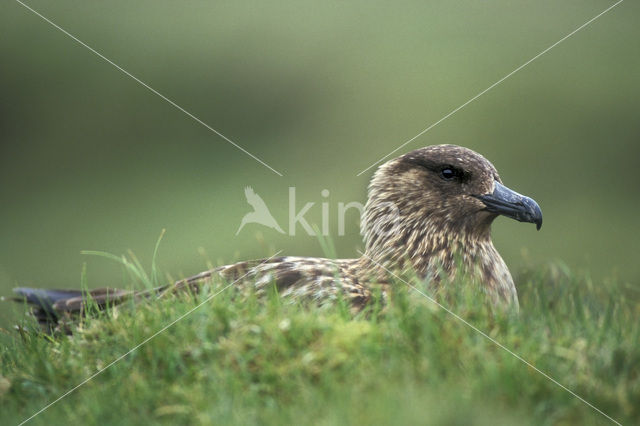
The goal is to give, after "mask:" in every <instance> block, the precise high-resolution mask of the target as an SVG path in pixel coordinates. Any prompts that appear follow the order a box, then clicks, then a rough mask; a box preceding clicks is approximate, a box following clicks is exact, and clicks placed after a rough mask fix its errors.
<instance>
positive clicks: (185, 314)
mask: <svg viewBox="0 0 640 426" xmlns="http://www.w3.org/2000/svg"><path fill="white" fill-rule="evenodd" d="M280 253H282V250H279V251H278V252H277V253H275V254H273V255H271V256H270V257H268V258H267V259H265V260H263V261H262V262H260V263H259V264H258V266H259V265H263V264H265V263H267V262H268V261H269V260H271V259H273V258H274V257H276V256H277V255H278V254H280ZM250 272H251V271H250V270H249V271H247V272H246V273H245V274H244V275H242V276H241V277H240V278H238V279H237V280H235V281H233V282H232V283H230V284H228V285H227V286H225V287H223V288H222V289H221V290H219V291H217V292H215V293H213V294H212V295H211V296H209V297H207V298H206V299H205V300H203V301H202V302H200V303H198V304H197V305H196V306H194V307H193V308H191V309H189V310H188V311H187V312H185V313H184V314H182V315H180V316H179V317H178V318H176V319H174V320H173V321H171V322H170V323H169V324H167V325H165V326H164V327H162V328H161V329H160V330H158V331H156V332H155V333H153V334H152V335H151V336H149V337H147V338H146V339H144V340H143V341H142V342H140V343H138V344H137V345H136V346H134V347H133V348H131V349H129V351H127V352H126V353H125V354H123V355H121V356H119V357H118V358H116V359H114V360H113V361H111V362H110V363H109V364H107V365H106V366H104V367H103V368H101V369H99V370H98V371H96V372H95V373H93V374H92V375H91V376H89V377H87V378H86V379H84V380H83V381H82V382H80V383H78V384H77V385H76V386H74V387H73V388H71V389H69V390H68V391H66V392H65V393H63V394H62V395H60V396H59V397H58V398H56V399H55V400H53V401H51V402H50V403H49V404H47V405H45V406H44V407H42V408H41V409H40V410H38V411H37V412H35V413H34V414H32V415H31V416H30V417H29V418H27V419H25V420H23V421H22V422H21V423H20V424H19V425H18V426H21V425H23V424H25V423H27V422H28V421H29V420H31V419H33V418H34V417H36V416H37V415H38V414H41V413H42V412H43V411H45V410H47V409H48V408H50V407H51V406H52V405H54V404H55V403H57V402H59V401H60V400H61V399H63V398H65V397H66V396H68V395H69V394H71V393H72V392H73V391H75V390H76V389H78V388H79V387H81V386H83V385H85V384H86V383H87V382H89V381H90V380H92V379H93V378H95V377H96V376H98V375H100V374H101V373H102V372H104V371H105V370H106V369H107V368H109V367H111V366H112V365H114V364H115V363H117V362H118V361H121V360H122V359H124V358H125V357H126V356H127V355H129V354H130V353H132V352H134V351H135V350H137V349H138V348H140V347H141V346H143V345H144V344H146V343H147V342H149V341H150V340H151V339H153V338H154V337H156V336H157V335H158V334H161V333H163V332H164V331H166V330H167V329H168V328H169V327H171V326H173V325H174V324H175V323H177V322H178V321H180V320H182V319H183V318H185V317H186V316H188V315H190V314H191V313H193V312H194V311H195V310H196V309H198V308H200V307H201V306H202V305H204V304H205V303H207V302H209V301H210V300H211V299H213V298H214V297H216V296H217V295H219V294H220V293H222V292H223V291H225V290H226V289H228V288H229V287H231V286H232V285H234V284H235V283H237V282H238V281H240V280H241V279H243V278H244V277H246V276H247V275H248V274H249V273H250Z"/></svg>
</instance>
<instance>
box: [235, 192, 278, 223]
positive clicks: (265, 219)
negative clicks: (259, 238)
mask: <svg viewBox="0 0 640 426" xmlns="http://www.w3.org/2000/svg"><path fill="white" fill-rule="evenodd" d="M244 195H245V197H246V198H247V203H249V204H250V205H251V207H253V211H252V212H249V213H247V214H246V215H244V217H243V218H242V221H241V222H240V227H239V228H238V231H237V232H236V235H238V234H239V233H240V231H241V230H242V228H243V227H244V225H246V224H247V223H259V224H260V225H264V226H267V227H269V228H272V229H275V230H276V231H278V232H279V233H281V234H284V231H283V230H282V228H280V225H278V222H276V220H275V219H274V218H273V216H272V215H271V212H270V211H269V208H268V207H267V205H266V204H265V202H264V200H263V199H262V197H260V196H259V195H258V194H256V193H255V192H254V191H253V188H251V187H250V186H247V187H246V188H245V189H244Z"/></svg>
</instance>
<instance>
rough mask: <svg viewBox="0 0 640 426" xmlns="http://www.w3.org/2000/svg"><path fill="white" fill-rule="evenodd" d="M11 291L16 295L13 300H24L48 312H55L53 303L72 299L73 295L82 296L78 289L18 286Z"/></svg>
mask: <svg viewBox="0 0 640 426" xmlns="http://www.w3.org/2000/svg"><path fill="white" fill-rule="evenodd" d="M13 292H14V293H15V294H16V296H15V297H14V298H13V299H14V300H15V301H18V302H21V301H26V302H27V303H28V304H30V305H34V306H37V307H38V308H41V309H43V310H45V311H46V312H49V313H52V314H53V313H55V312H54V311H55V310H54V305H55V304H56V303H57V302H59V301H61V300H67V299H72V298H74V297H82V291H79V290H48V289H44V288H29V287H18V288H14V289H13Z"/></svg>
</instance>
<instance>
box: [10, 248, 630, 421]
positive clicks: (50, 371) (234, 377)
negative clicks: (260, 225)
mask: <svg viewBox="0 0 640 426" xmlns="http://www.w3.org/2000/svg"><path fill="white" fill-rule="evenodd" d="M121 261H122V259H121ZM125 261H126V259H125ZM126 269H127V271H128V272H129V274H130V275H131V276H132V277H134V278H135V277H137V278H139V279H140V280H142V281H144V280H153V279H155V278H153V277H156V276H157V273H156V269H155V266H154V272H153V273H152V274H150V276H151V277H152V278H149V276H148V275H147V274H144V273H142V272H140V270H139V269H141V267H140V265H139V264H136V262H135V259H134V260H133V261H129V263H128V266H127V267H126ZM136 271H137V272H136ZM517 281H518V283H519V294H520V301H521V312H520V315H519V316H517V317H514V316H509V315H506V314H505V315H496V314H492V313H491V312H490V311H489V310H487V309H486V308H485V307H484V306H478V304H474V303H472V301H471V302H470V301H469V297H468V293H465V292H464V291H462V292H459V294H457V293H456V297H454V298H452V299H451V302H450V303H451V305H450V308H451V309H452V310H453V311H454V312H456V313H458V314H459V315H461V316H462V317H463V318H465V319H466V320H468V321H469V322H470V323H472V324H474V325H475V326H476V327H478V328H479V329H481V330H483V331H485V332H486V333H487V334H488V335H490V336H491V337H492V338H494V339H496V340H497V341H499V342H501V343H502V344H504V345H505V346H506V347H508V348H510V349H512V350H513V351H514V352H516V353H518V354H519V355H520V356H522V357H523V358H524V359H526V360H528V361H530V362H531V363H532V364H534V365H535V366H536V367H538V368H539V369H541V370H542V371H545V372H546V373H548V374H549V375H550V376H551V377H553V378H555V379H556V380H558V381H559V382H560V383H562V384H563V385H565V386H567V387H568V388H569V389H572V390H573V391H575V392H576V393H577V394H579V395H580V396H582V397H583V398H585V399H586V400H587V401H589V402H590V403H592V404H593V405H594V406H596V407H598V408H599V409H601V410H602V411H603V412H605V413H606V414H607V415H609V416H611V417H612V418H614V419H616V420H617V421H619V422H621V423H623V424H632V423H636V424H637V422H638V421H639V419H640V343H639V342H640V321H638V317H639V314H640V303H639V301H638V298H637V295H634V294H633V293H632V292H631V290H628V289H627V290H625V289H624V288H623V287H622V286H620V285H616V284H615V283H599V282H598V283H595V282H592V281H591V280H590V279H589V277H588V276H586V275H584V274H582V275H580V274H573V273H571V272H569V271H567V270H566V268H564V267H562V266H561V265H550V266H547V267H544V268H537V269H536V270H525V271H521V273H520V274H519V276H518V280H517ZM148 284H152V283H149V282H147V283H146V285H148ZM215 291H216V289H215V288H211V289H208V292H207V291H205V292H203V293H201V294H199V295H183V296H181V297H175V298H171V299H166V300H164V299H163V300H159V301H156V302H154V303H143V304H139V305H137V306H122V307H118V308H115V309H111V310H109V311H108V312H104V313H100V314H94V315H92V316H90V317H88V318H86V319H84V320H83V321H82V323H81V324H79V328H78V330H77V331H76V332H75V333H74V335H73V336H63V335H60V336H54V337H53V338H49V337H46V336H43V335H40V334H38V333H37V332H36V331H35V325H33V324H32V323H29V322H28V321H27V320H25V321H27V323H26V324H25V326H26V328H27V329H29V330H31V331H27V332H24V333H16V332H13V331H6V332H4V333H0V344H1V347H0V405H1V406H2V410H1V411H0V423H1V424H15V423H19V422H21V421H23V420H25V419H27V418H28V417H30V416H31V415H32V414H34V413H35V412H37V411H38V410H40V409H41V408H43V407H44V406H46V405H47V404H48V403H50V402H52V401H53V400H55V399H56V398H58V397H59V396H61V395H62V394H64V393H65V392H67V391H68V390H69V389H71V388H73V387H74V386H76V385H77V384H79V383H81V382H83V381H84V380H85V379H86V378H87V377H89V376H91V375H92V374H93V373H95V372H96V371H98V370H100V369H101V368H104V367H105V366H107V365H109V363H110V362H112V361H113V360H115V359H117V358H118V357H120V356H121V355H122V354H124V353H126V352H127V351H128V350H130V349H131V348H133V347H135V346H136V345H138V344H139V343H140V342H143V341H145V339H147V338H148V337H149V336H151V335H153V334H154V333H155V332H157V331H158V330H161V329H162V328H163V327H165V326H166V325H167V324H169V323H170V322H172V321H173V320H174V319H176V318H178V317H179V316H180V315H183V314H185V313H187V312H188V311H189V310H191V309H193V308H194V307H195V306H197V304H198V303H201V302H204V301H205V300H206V299H207V298H208V297H209V295H211V294H213V293H214V292H215ZM634 296H636V297H635V299H634ZM30 423H32V424H61V423H67V424H77V423H81V424H116V423H117V424H144V423H159V424H176V423H177V424H201V423H202V424H247V423H259V424H283V423H295V424H309V423H312V424H336V423H340V424H343V423H358V424H389V423H411V424H415V423H420V424H424V423H427V424H480V425H482V424H491V425H494V424H536V425H537V424H611V421H610V420H608V419H607V418H606V417H604V416H603V415H602V414H600V413H598V412H597V411H595V410H594V409H592V408H590V407H589V406H587V405H586V404H585V403H583V402H581V401H580V400H579V399H577V398H576V397H574V396H572V395H571V394H569V393H568V392H567V391H565V390H563V389H561V388H560V387H559V386H557V385H556V384H554V383H552V382H550V381H549V380H547V379H546V378H545V377H543V376H542V375H540V374H539V373H537V372H536V371H534V370H533V369H531V368H529V367H527V366H526V365H525V364H523V363H522V362H521V361H519V360H517V359H516V358H515V357H513V356H512V355H510V354H509V353H507V352H506V351H504V350H502V349H500V348H499V347H497V346H496V345H495V344H493V343H492V342H490V341H489V340H488V339H486V338H485V337H483V336H481V335H480V334H478V333H477V332H475V331H473V330H472V329H470V328H469V327H468V326H466V325H464V324H462V323H461V322H460V321H458V320H456V319H455V318H453V317H452V316H451V315H450V314H447V313H446V312H444V311H443V310H442V309H439V308H437V307H436V306H435V305H433V304H432V303H431V302H429V301H428V300H426V299H425V298H424V297H422V296H420V295H419V294H417V293H416V292H415V291H412V290H410V289H408V287H407V286H406V285H404V284H403V283H401V282H398V283H397V285H396V287H395V290H394V292H393V294H392V298H391V302H390V304H389V305H388V306H387V307H386V308H384V309H380V307H379V305H377V304H374V306H372V307H371V309H369V310H368V311H367V312H365V313H362V314H358V315H355V316H353V315H352V314H351V313H350V312H349V310H348V308H346V307H345V306H344V304H342V303H337V304H336V305H335V306H332V307H324V308H319V307H313V306H301V305H299V304H294V303H291V301H287V300H283V299H281V298H279V297H278V296H277V294H275V293H273V294H271V295H269V296H268V297H265V298H261V299H258V298H256V297H255V296H254V295H252V294H239V293H238V292H237V291H234V290H232V289H230V290H228V291H225V292H223V293H221V294H219V295H218V296H216V297H214V298H213V299H211V300H209V301H206V302H205V303H204V304H203V306H202V307H200V308H198V309H196V310H195V311H194V312H192V313H191V314H189V315H187V316H186V317H185V318H184V319H182V320H181V321H179V322H177V323H176V324H175V325H173V326H171V327H170V328H168V329H167V330H166V331H164V332H162V333H160V334H158V335H157V336H156V337H154V338H153V339H151V340H149V341H148V342H147V343H146V344H144V345H142V346H141V347H139V348H138V349H137V350H135V351H133V352H131V353H130V354H129V355H127V356H126V357H124V358H123V359H122V360H120V361H119V362H117V363H116V364H114V365H112V366H110V367H109V368H107V369H105V370H104V372H102V373H101V374H99V375H98V376H97V377H95V378H94V379H92V380H90V381H89V382H87V383H86V384H84V385H83V386H82V387H80V388H79V389H77V390H76V391H74V392H73V393H71V394H70V395H68V396H67V397H65V398H64V399H62V400H60V401H59V402H57V403H55V404H54V405H53V406H51V407H50V408H48V409H47V410H46V411H44V412H43V413H41V414H39V415H38V416H36V417H35V418H33V419H32V420H31V422H30Z"/></svg>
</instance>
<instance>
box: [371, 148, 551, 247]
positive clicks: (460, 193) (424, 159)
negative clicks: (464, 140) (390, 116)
mask: <svg viewBox="0 0 640 426" xmlns="http://www.w3.org/2000/svg"><path fill="white" fill-rule="evenodd" d="M499 215H503V216H506V217H509V218H512V219H515V220H518V221H521V222H531V223H535V224H536V226H537V228H538V229H540V226H541V225H542V212H541V210H540V207H539V206H538V204H537V203H536V202H535V201H534V200H532V199H531V198H529V197H525V196H524V195H520V194H518V193H517V192H515V191H513V190H511V189H509V188H507V187H506V186H504V185H503V184H502V181H501V179H500V176H499V175H498V172H497V170H496V168H495V167H494V166H493V165H492V164H491V163H490V162H489V161H488V160H487V159H485V158H484V157H483V156H482V155H480V154H478V153H476V152H474V151H472V150H470V149H467V148H463V147H460V146H455V145H435V146H429V147H425V148H421V149H417V150H415V151H412V152H409V153H407V154H405V155H403V156H401V157H398V158H395V159H393V160H391V161H388V162H387V163H385V164H383V165H382V166H380V168H379V169H378V170H377V171H376V173H375V174H374V176H373V178H372V180H371V183H370V186H369V198H368V201H367V205H366V207H365V210H364V220H363V225H362V232H363V234H364V237H365V242H366V245H367V249H368V250H370V249H374V248H378V249H379V248H381V247H380V246H388V247H391V246H397V245H398V244H400V245H415V244H419V243H420V240H430V241H431V243H432V245H433V244H440V245H442V244H446V241H447V240H451V239H462V238H464V239H471V240H474V239H475V240H482V239H487V240H490V226H491V223H492V222H493V220H494V219H495V218H496V217H497V216H499ZM376 245H377V246H379V247H375V246H376Z"/></svg>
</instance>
